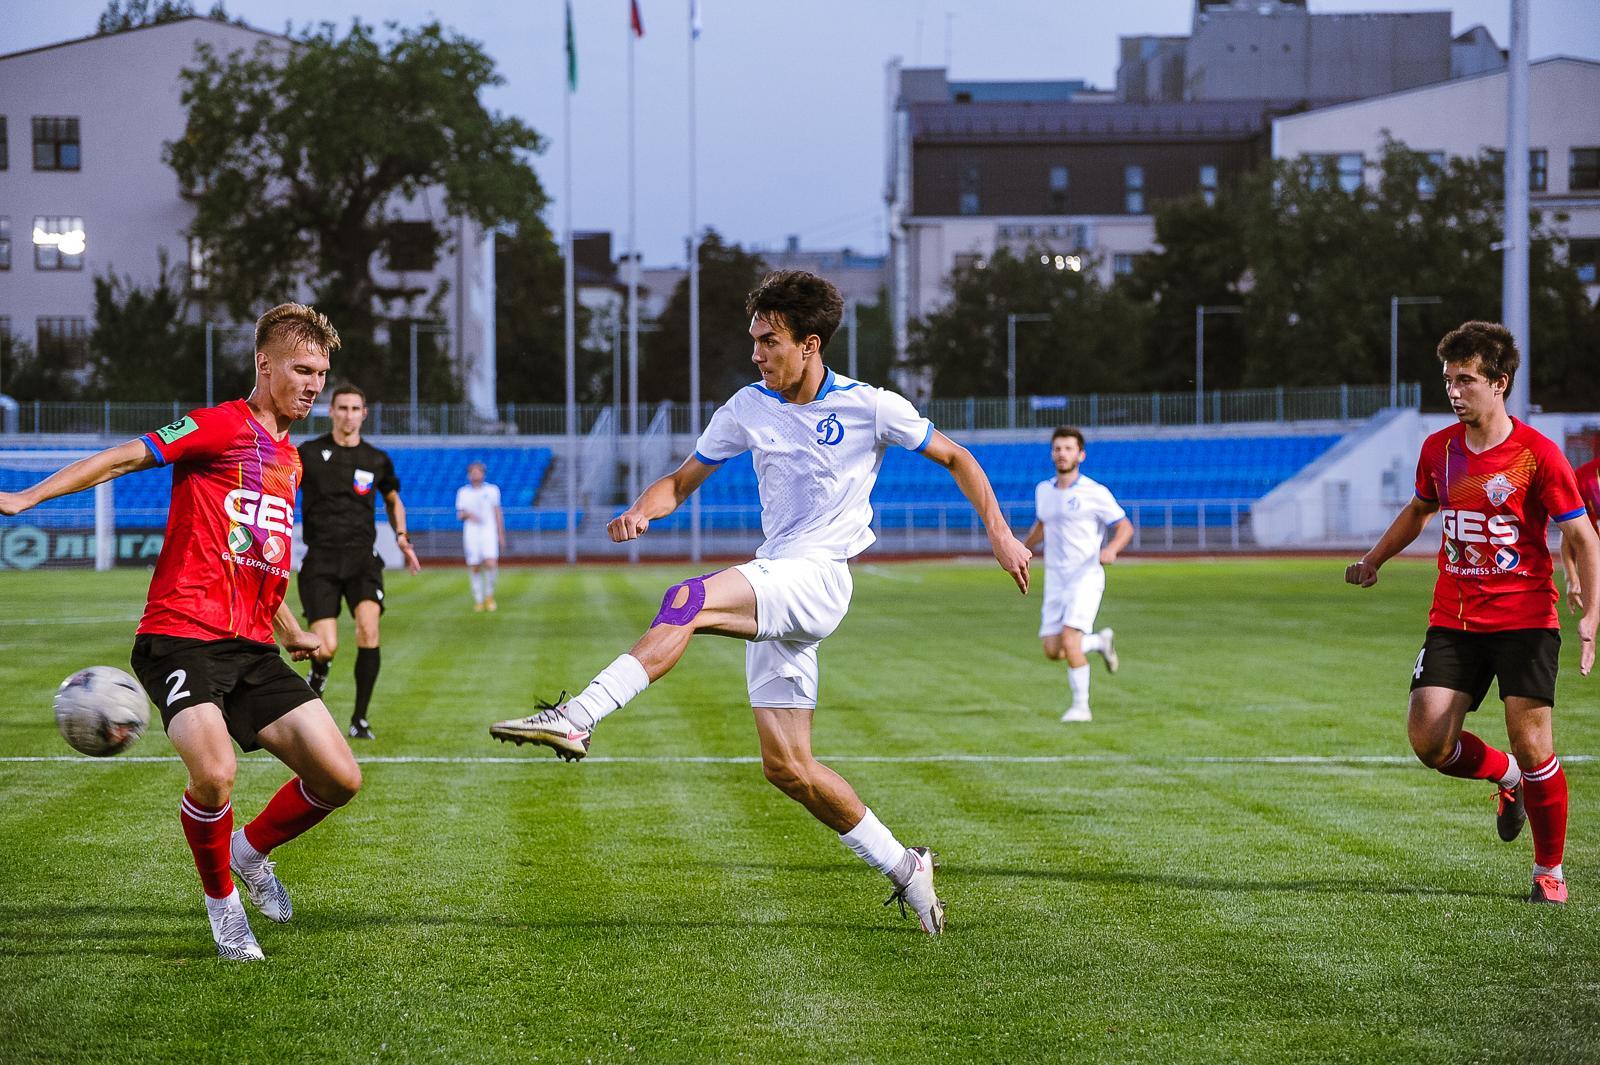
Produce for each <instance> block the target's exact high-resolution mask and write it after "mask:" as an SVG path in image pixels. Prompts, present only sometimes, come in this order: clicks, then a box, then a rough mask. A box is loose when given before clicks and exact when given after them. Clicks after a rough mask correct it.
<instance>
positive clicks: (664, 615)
mask: <svg viewBox="0 0 1600 1065" xmlns="http://www.w3.org/2000/svg"><path fill="white" fill-rule="evenodd" d="M711 575H712V574H710V573H706V574H702V575H701V576H699V577H690V578H689V579H688V580H685V581H680V582H678V583H677V584H674V585H673V586H672V587H671V588H668V589H667V594H666V595H664V596H662V597H661V609H660V610H659V611H657V612H656V619H655V620H654V621H652V622H651V623H650V627H651V628H652V629H653V628H655V627H656V626H657V625H687V624H689V623H690V622H691V621H693V620H694V619H695V616H696V615H698V614H699V613H700V608H701V607H703V606H705V605H706V578H707V577H710V576H711ZM682 589H687V590H688V592H689V595H688V598H686V599H684V601H683V605H682V606H673V605H672V603H673V600H675V599H676V598H677V597H678V592H679V591H680V590H682Z"/></svg>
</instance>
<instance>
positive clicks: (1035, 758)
mask: <svg viewBox="0 0 1600 1065" xmlns="http://www.w3.org/2000/svg"><path fill="white" fill-rule="evenodd" d="M820 760H821V761H824V762H874V763H888V764H892V765H934V764H939V763H958V764H960V763H977V764H1005V765H1083V764H1096V763H1099V764H1106V765H1135V766H1139V765H1144V766H1172V765H1294V766H1340V765H1343V766H1363V765H1374V766H1386V765H1413V764H1415V763H1416V759H1415V758H1411V757H1408V756H1403V755H1391V754H1349V755H1319V754H1284V755H1260V756H1244V755H1241V756H1237V757H1232V756H1222V755H1219V756H1204V755H1193V756H1174V757H1170V758H1164V757H1160V756H1155V757H1141V756H1139V755H1132V754H1039V755H1024V754H1017V755H1010V754H927V755H916V754H912V755H872V754H839V755H832V756H830V755H822V756H821V758H820ZM1595 760H1596V756H1595V755H1592V754H1563V755H1562V756H1561V761H1562V762H1563V763H1566V764H1578V763H1583V762H1592V761H1595ZM180 761H182V759H180V758H178V757H177V756H176V755H125V756H122V757H113V758H86V757H82V756H79V755H71V754H52V755H6V756H0V763H31V764H65V765H127V764H130V763H146V762H180ZM356 761H358V762H360V763H361V764H362V765H536V766H537V765H550V766H558V765H562V764H563V763H562V762H561V760H560V759H558V758H540V757H538V756H537V755H524V756H522V757H505V756H500V757H494V756H465V757H452V756H447V755H373V756H369V757H366V758H357V759H356ZM583 761H584V763H585V764H597V765H759V764H760V762H761V759H760V757H758V756H756V755H734V756H729V757H712V756H684V757H676V756H671V755H655V756H649V755H645V756H638V757H630V756H617V757H613V756H609V755H593V756H590V757H588V758H585V759H584V760H583ZM239 763H240V764H241V765H252V764H255V765H278V762H277V760H276V759H273V758H261V757H255V758H241V759H239Z"/></svg>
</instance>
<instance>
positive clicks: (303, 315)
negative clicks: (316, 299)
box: [256, 303, 339, 355]
mask: <svg viewBox="0 0 1600 1065" xmlns="http://www.w3.org/2000/svg"><path fill="white" fill-rule="evenodd" d="M275 337H282V338H283V339H285V340H287V341H289V342H290V343H291V344H293V345H294V346H296V347H298V346H299V345H301V344H315V345H317V346H318V347H320V348H322V350H323V351H325V352H327V353H328V354H329V355H332V354H333V353H334V352H336V351H338V350H339V331H338V330H337V329H335V328H334V327H333V323H332V322H330V321H328V316H327V315H325V314H323V313H322V312H321V311H319V310H316V309H315V308H313V307H307V306H306V305H305V304H303V303H280V304H278V305H277V306H276V307H274V308H272V310H270V311H268V312H267V313H266V314H263V315H262V316H261V317H260V318H257V319H256V350H257V351H264V350H265V349H266V346H267V344H268V343H269V342H271V341H272V340H273V339H274V338H275Z"/></svg>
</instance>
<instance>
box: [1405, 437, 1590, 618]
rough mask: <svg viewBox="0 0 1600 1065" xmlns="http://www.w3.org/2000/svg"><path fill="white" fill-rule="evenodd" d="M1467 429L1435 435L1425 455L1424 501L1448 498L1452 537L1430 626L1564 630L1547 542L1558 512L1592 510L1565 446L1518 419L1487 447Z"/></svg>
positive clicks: (1444, 546)
mask: <svg viewBox="0 0 1600 1065" xmlns="http://www.w3.org/2000/svg"><path fill="white" fill-rule="evenodd" d="M1466 435H1467V427H1466V426H1465V425H1461V424H1459V423H1458V424H1456V425H1452V426H1451V427H1450V428H1448V429H1443V430H1440V431H1439V432H1437V433H1434V434H1433V435H1432V436H1430V437H1428V439H1427V440H1426V441H1424V442H1423V445H1422V457H1421V459H1420V460H1419V461H1418V462H1417V498H1418V499H1421V500H1423V501H1424V502H1427V503H1438V504H1439V516H1440V517H1441V518H1442V519H1443V526H1444V529H1443V533H1444V535H1443V539H1442V542H1441V543H1440V545H1439V582H1438V583H1437V584H1436V585H1435V586H1434V590H1433V609H1432V610H1431V611H1430V612H1429V614H1428V624H1429V625H1439V626H1443V627H1445V628H1450V629H1460V630H1463V631H1467V632H1501V631H1505V630H1507V629H1556V628H1560V627H1561V619H1560V617H1559V616H1558V615H1557V614H1556V586H1555V582H1554V581H1552V580H1551V579H1550V573H1551V564H1550V549H1549V547H1548V546H1547V545H1546V543H1545V533H1546V529H1547V528H1548V527H1549V522H1550V519H1551V518H1554V519H1555V520H1556V521H1570V520H1571V519H1573V518H1576V517H1578V516H1579V515H1581V514H1582V513H1583V500H1582V499H1580V498H1579V496H1578V486H1577V483H1576V482H1575V481H1574V479H1573V476H1572V467H1571V465H1569V464H1568V463H1567V457H1566V456H1565V455H1563V454H1562V453H1561V450H1560V449H1559V448H1557V447H1556V446H1555V444H1553V443H1551V442H1550V441H1549V440H1548V439H1546V438H1545V437H1543V436H1541V435H1539V434H1538V433H1537V432H1535V431H1534V430H1532V429H1530V428H1529V427H1528V426H1526V425H1524V424H1523V423H1522V422H1519V421H1517V420H1516V419H1512V427H1511V435H1510V436H1508V437H1506V439H1505V440H1504V441H1502V442H1501V443H1499V444H1497V445H1496V446H1494V447H1492V448H1490V449H1489V450H1488V451H1485V452H1483V453H1482V454H1474V453H1473V452H1471V451H1469V450H1468V449H1467V444H1466Z"/></svg>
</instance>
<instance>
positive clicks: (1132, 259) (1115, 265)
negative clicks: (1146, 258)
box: [1111, 251, 1139, 277]
mask: <svg viewBox="0 0 1600 1065" xmlns="http://www.w3.org/2000/svg"><path fill="white" fill-rule="evenodd" d="M1138 261H1139V256H1137V255H1135V254H1133V253H1132V252H1124V251H1119V252H1117V253H1116V254H1115V255H1113V256H1111V274H1112V276H1113V277H1127V276H1128V275H1129V274H1131V273H1133V264H1134V263H1136V262H1138Z"/></svg>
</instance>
